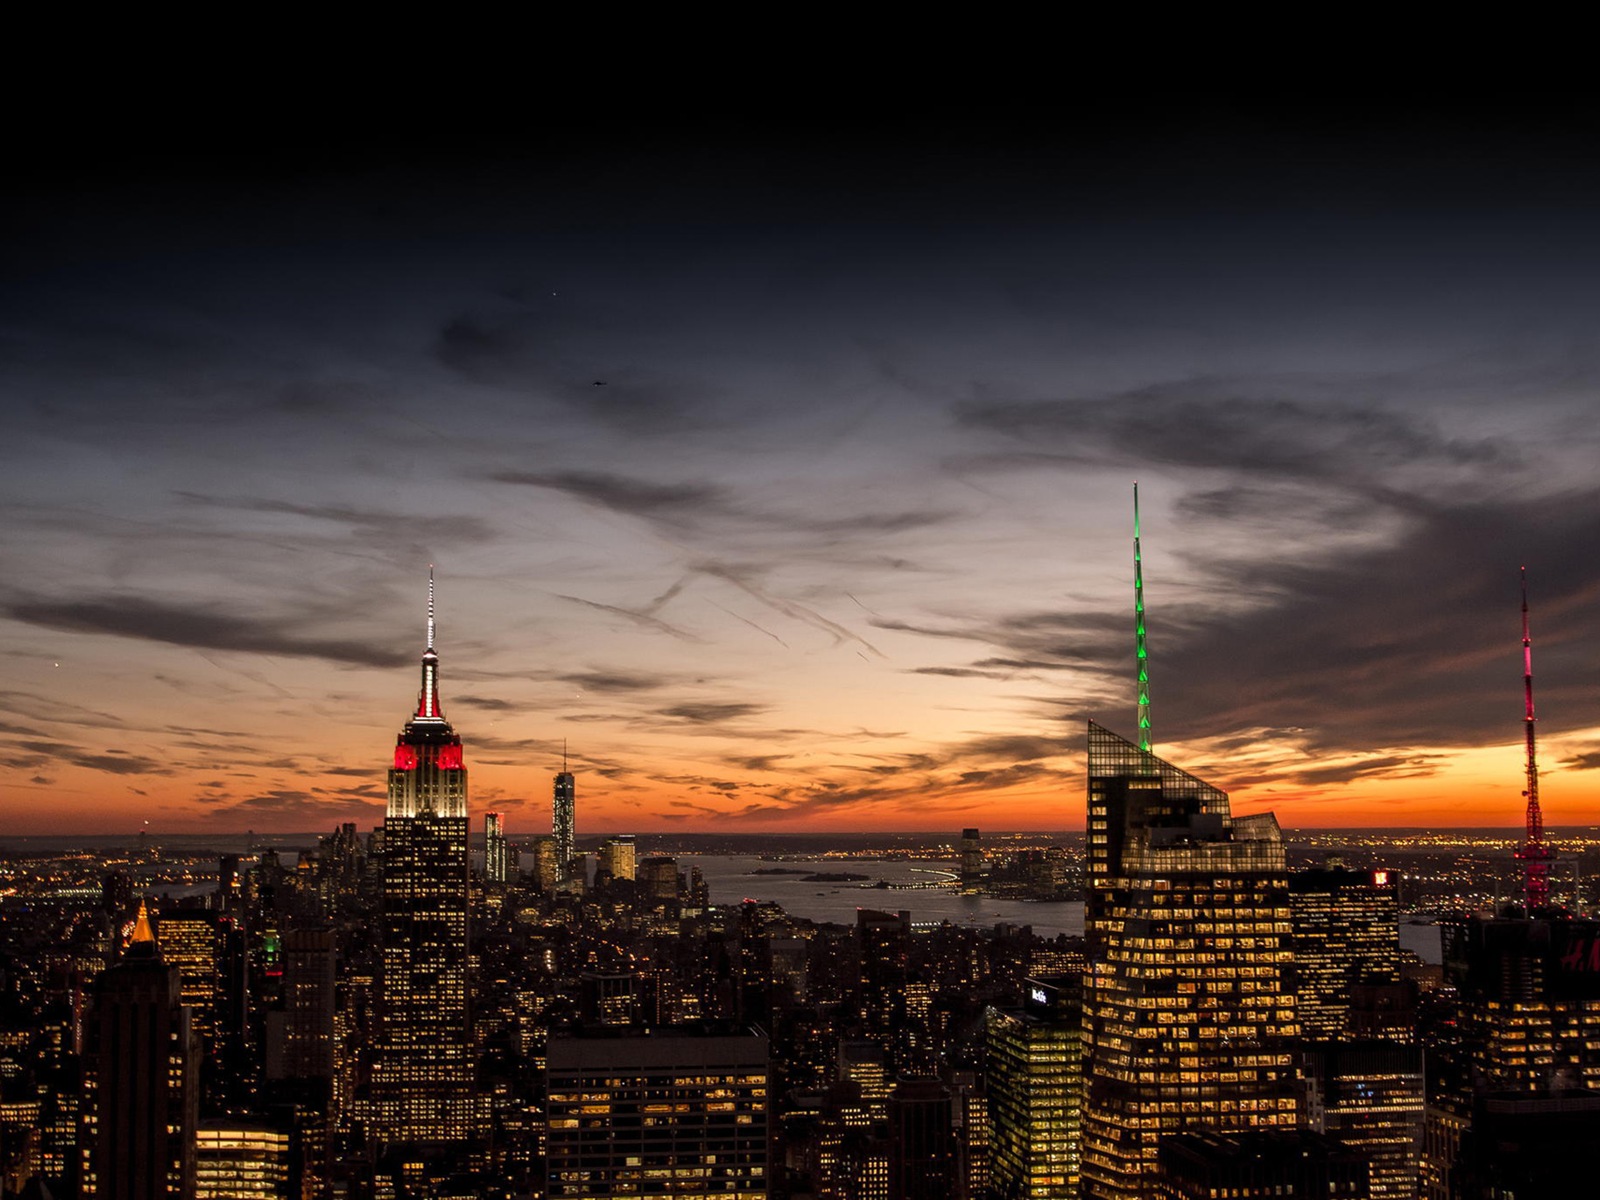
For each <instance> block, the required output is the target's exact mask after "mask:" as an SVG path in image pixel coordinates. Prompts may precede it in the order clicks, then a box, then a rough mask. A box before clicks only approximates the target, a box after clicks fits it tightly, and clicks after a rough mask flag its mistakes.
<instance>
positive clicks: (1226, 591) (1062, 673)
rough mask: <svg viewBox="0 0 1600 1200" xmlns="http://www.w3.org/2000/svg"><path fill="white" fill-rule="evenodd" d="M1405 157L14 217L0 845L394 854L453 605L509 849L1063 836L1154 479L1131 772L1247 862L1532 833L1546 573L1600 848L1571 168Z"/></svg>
mask: <svg viewBox="0 0 1600 1200" xmlns="http://www.w3.org/2000/svg"><path fill="white" fill-rule="evenodd" d="M1397 119H1398V124H1397V125H1396V126H1395V128H1393V129H1390V128H1388V127H1384V128H1382V129H1380V128H1378V126H1377V125H1376V124H1375V123H1374V124H1370V125H1363V124H1361V123H1360V122H1359V121H1357V122H1356V123H1355V124H1354V125H1353V126H1339V127H1335V126H1334V125H1333V124H1332V123H1330V122H1326V121H1324V122H1322V123H1320V124H1319V123H1316V122H1312V123H1311V124H1309V125H1306V124H1304V123H1302V124H1301V125H1299V126H1297V125H1296V124H1295V122H1293V121H1290V120H1288V119H1287V118H1285V119H1283V120H1281V121H1274V120H1272V119H1269V118H1267V117H1263V116H1261V115H1260V114H1248V115H1246V114H1242V113H1240V112H1237V111H1227V112H1210V113H1202V114H1200V115H1198V116H1196V117H1195V118H1194V119H1193V120H1192V121H1190V122H1188V123H1176V124H1173V123H1166V124H1162V123H1156V122H1145V123H1141V122H1138V121H1134V120H1131V119H1130V120H1127V121H1124V122H1123V123H1122V124H1120V125H1118V126H1117V127H1116V128H1114V129H1111V130H1109V131H1105V132H1099V133H1095V132H1091V131H1090V130H1088V129H1087V128H1086V127H1084V126H1081V125H1080V126H1066V127H1063V128H1061V129H1053V128H1048V127H1047V126H1046V124H1045V123H1044V122H1042V121H1040V122H1035V123H1033V124H1029V125H1021V126H1012V127H1010V132H1008V133H995V132H994V131H993V130H976V129H974V128H972V127H971V126H963V125H960V124H959V123H957V124H954V125H952V126H950V127H948V128H941V129H939V130H937V131H934V130H933V129H932V128H931V126H922V125H896V126H888V125H884V124H881V123H879V124H872V123H868V125H867V126H865V127H864V128H860V129H857V130H855V131H854V132H853V133H852V134H850V135H849V136H848V137H844V136H840V137H830V136H825V134H832V133H833V132H834V131H832V130H831V129H829V130H820V129H817V128H811V127H806V128H801V127H798V126H792V125H791V126H788V127H785V128H781V129H778V130H777V131H775V133H774V134H773V136H772V137H771V138H769V139H768V140H767V141H765V142H762V143H759V144H757V143H754V142H751V141H749V140H747V139H742V138H740V137H738V136H735V135H737V134H739V133H740V132H741V131H740V130H739V129H737V128H733V127H730V126H726V125H723V126H716V127H712V126H709V125H698V124H696V125H683V126H679V127H675V128H672V129H670V130H665V131H660V130H658V131H657V132H658V133H659V134H660V136H659V137H658V138H657V139H656V140H655V141H654V142H651V143H650V144H648V145H645V144H641V142H639V141H637V140H631V141H630V140H628V139H624V138H622V137H620V136H617V130H615V129H612V128H609V127H607V126H605V125H604V123H603V122H597V123H595V124H593V125H591V126H589V127H586V129H585V130H584V131H583V134H582V135H580V134H578V133H570V132H569V133H567V134H565V135H557V134H545V135H537V134H526V135H522V136H520V138H517V137H499V136H498V135H497V137H496V138H495V139H489V138H487V137H485V138H482V139H479V140H478V141H475V142H472V143H471V144H470V145H467V146H466V147H465V148H464V149H460V150H447V149H445V148H443V144H442V143H439V144H429V145H425V146H423V147H422V149H423V152H422V153H420V154H416V155H402V154H399V153H397V152H396V147H394V146H389V147H387V148H384V147H380V148H379V149H378V150H374V151H371V152H369V153H368V154H367V155H366V156H364V157H363V156H357V157H356V158H355V159H354V160H352V161H350V162H345V161H342V160H341V161H332V160H323V159H318V158H316V157H315V156H314V155H313V156H308V157H306V158H295V157H294V156H292V155H291V154H289V153H288V152H287V151H285V150H284V148H283V146H282V145H278V144H274V145H273V146H270V147H268V148H269V149H271V150H273V151H274V153H272V154H269V155H267V156H266V158H265V161H264V162H261V163H255V164H251V165H248V166H246V165H241V164H240V163H239V162H238V161H237V160H229V161H227V162H225V163H221V162H212V161H210V160H208V159H205V158H203V157H202V156H200V155H198V154H197V153H196V152H193V151H190V152H189V153H188V155H187V156H184V155H179V156H177V158H176V160H175V161H174V160H173V159H172V158H170V157H169V158H168V159H166V160H164V161H157V160H154V159H153V160H152V162H153V163H154V165H149V164H142V163H141V164H135V162H134V159H133V157H132V156H131V155H128V156H125V157H121V158H118V157H116V156H112V157H111V158H110V159H109V160H107V161H106V162H105V163H103V164H102V170H101V173H99V174H96V173H95V170H94V169H91V168H87V167H79V168H78V169H77V173H76V174H72V173H69V174H68V175H66V176H64V177H62V176H49V177H44V176H41V177H39V178H36V179H35V180H34V181H33V182H31V183H29V184H27V185H25V186H23V187H21V188H19V189H18V190H17V192H16V194H15V195H13V196H12V197H10V198H9V200H8V216H9V217H10V221H9V226H8V229H9V232H8V235H7V236H8V238H9V239H11V241H12V243H13V244H12V246H11V247H8V249H14V251H15V253H14V255H13V259H14V261H15V263H16V264H17V265H16V269H14V270H13V271H12V272H10V274H9V276H8V278H7V280H6V281H5V284H4V288H3V292H0V316H3V321H4V330H5V336H6V338H7V344H8V348H9V352H8V354H7V355H6V357H5V365H4V367H3V374H0V388H3V390H4V395H5V396H6V398H7V405H8V409H9V410H11V411H13V412H15V413H17V414H19V415H20V416H21V417H22V419H21V420H16V421H14V422H13V427H12V430H11V435H10V437H9V438H8V440H7V442H6V444H5V446H4V448H3V449H0V455H3V456H4V462H5V464H6V471H5V472H4V473H3V476H0V506H3V508H4V510H5V513H6V515H7V520H6V522H5V526H4V533H3V534H0V547H3V549H4V554H5V557H6V560H7V562H8V563H13V564H16V566H15V567H14V569H13V570H11V571H10V572H8V573H7V578H6V579H5V581H4V582H3V583H0V630H3V631H4V634H5V642H6V649H5V651H4V655H5V658H4V661H5V663H6V664H7V666H6V675H7V682H6V684H5V685H4V687H3V688H0V761H3V762H4V763H5V765H6V766H7V768H8V772H9V778H8V783H7V788H6V796H5V800H4V801H3V805H4V811H5V816H6V824H7V828H8V831H10V832H12V833H15V834H19V835H21V834H29V833H36V834H45V833H73V832H85V833H87V832H99V831H104V830H107V829H119V828H127V829H129V830H130V831H134V830H137V829H139V828H142V827H143V825H142V823H143V822H146V821H148V822H149V828H150V829H152V830H158V831H163V832H206V831H209V830H236V829H237V830H242V829H247V828H248V829H255V830H258V831H261V832H264V833H267V832H274V831H286V832H287V831H295V832H299V831H306V830H325V829H331V828H334V827H336V826H337V825H338V824H339V823H341V822H344V821H356V822H358V823H359V824H360V826H361V827H362V828H363V829H367V828H371V827H373V826H375V825H377V824H378V823H379V822H380V821H381V820H382V816H383V809H384V778H383V775H384V766H385V761H386V753H387V750H388V748H389V745H390V740H391V739H392V728H391V725H392V719H393V715H394V713H395V711H396V705H397V703H405V702H407V701H408V700H409V692H410V690H411V688H412V674H411V672H412V671H413V669H414V666H413V664H414V662H415V656H416V654H417V653H418V652H419V651H420V650H421V649H422V645H421V643H422V640H423V617H422V612H423V608H422V598H423V588H424V584H425V580H426V573H427V570H428V567H429V564H437V568H438V578H439V612H438V616H439V643H440V651H441V653H442V655H443V656H444V661H445V663H446V666H445V668H444V691H443V695H442V703H443V707H444V711H445V713H447V714H448V716H449V719H450V721H451V723H452V724H453V725H454V726H455V728H457V729H458V730H459V731H460V732H461V735H462V737H463V739H464V741H465V743H466V746H467V756H468V760H469V766H470V768H471V770H472V772H473V803H474V808H473V809H472V811H471V817H472V819H473V820H474V821H476V820H479V819H480V817H479V814H480V813H482V812H485V811H489V810H493V811H496V812H500V813H503V814H504V817H505V822H506V830H507V833H508V835H509V836H511V837H513V838H516V837H519V836H524V835H526V834H528V833H530V832H534V831H544V830H547V829H548V828H549V825H550V806H551V801H550V798H549V797H550V789H551V780H552V777H553V776H554V775H555V774H556V773H557V772H558V771H560V770H562V769H563V757H564V748H565V747H568V746H570V755H571V759H570V762H571V770H572V773H573V775H574V776H575V777H576V779H577V793H578V800H577V817H576V828H577V832H578V835H579V836H580V837H582V836H588V835H590V834H599V833H606V832H654V831H672V830H688V829H695V828H715V829H719V830H724V831H728V832H738V831H749V832H760V831H773V832H783V831H785V830H793V831H810V830H822V829H838V830H862V831H871V830H884V831H890V830H929V829H939V828H949V829H951V830H952V831H955V830H959V829H960V828H962V827H963V826H966V825H971V824H978V825H981V826H983V827H985V828H997V829H998V828H1013V829H1077V828H1079V827H1081V825H1082V822H1083V809H1082V786H1083V784H1082V781H1083V778H1084V760H1083V754H1082V749H1081V737H1080V736H1079V730H1080V729H1081V727H1082V724H1081V723H1082V721H1083V720H1084V719H1085V718H1090V719H1093V720H1095V721H1097V722H1099V723H1101V724H1103V725H1104V726H1106V727H1107V728H1109V729H1111V730H1113V731H1116V732H1118V733H1120V734H1122V735H1125V736H1134V735H1135V734H1136V731H1137V724H1136V723H1137V713H1136V695H1135V689H1134V622H1133V520H1132V511H1131V494H1130V489H1131V486H1132V484H1133V482H1134V481H1135V480H1137V481H1138V483H1139V487H1140V505H1141V519H1142V530H1141V532H1142V556H1143V576H1144V589H1145V596H1146V602H1147V605H1148V642H1149V649H1150V662H1151V668H1150V674H1151V692H1150V695H1151V704H1150V709H1151V716H1152V734H1153V744H1154V749H1155V751H1156V752H1157V753H1158V754H1160V755H1162V756H1163V757H1164V758H1170V759H1172V760H1174V761H1179V762H1182V763H1184V764H1185V767H1186V769H1193V770H1194V771H1195V772H1196V773H1197V774H1198V775H1200V776H1201V777H1203V778H1206V779H1208V780H1210V781H1213V782H1215V783H1216V784H1217V786H1219V787H1222V788H1224V789H1226V790H1227V791H1228V792H1229V794H1230V797H1231V802H1232V807H1233V811H1234V812H1235V813H1236V814H1239V815H1249V814H1257V813H1262V812H1267V811H1272V812H1275V813H1276V814H1277V817H1278V820H1279V822H1280V823H1281V824H1282V825H1283V826H1285V827H1287V828H1315V827H1335V828H1336V827H1342V826H1351V827H1359V826H1367V825H1377V826H1435V827H1444V826H1454V825H1459V826H1472V827H1482V826H1496V825H1498V826H1503V827H1504V828H1505V829H1506V830H1507V836H1508V842H1509V841H1512V840H1515V837H1516V830H1517V829H1518V827H1519V825H1520V822H1521V820H1522V813H1523V800H1522V796H1521V791H1522V787H1523V775H1522V764H1523V754H1522V721H1521V716H1522V693H1521V687H1520V683H1521V677H1522V662H1521V653H1520V651H1521V645H1520V640H1519V638H1520V624H1519V619H1520V614H1519V610H1518V571H1519V568H1522V567H1524V566H1526V567H1527V569H1528V581H1529V592H1530V603H1531V624H1532V641H1533V661H1534V672H1535V686H1536V689H1537V695H1538V711H1539V716H1540V718H1541V720H1540V726H1539V747H1540V761H1541V766H1542V770H1543V784H1542V787H1541V793H1540V796H1541V800H1542V803H1543V806H1544V813H1545V819H1546V821H1547V823H1548V824H1549V825H1550V826H1551V827H1553V828H1560V827H1563V826H1575V825H1586V824H1592V823H1596V822H1600V775H1597V774H1596V769H1597V768H1600V698H1597V697H1596V696H1595V695H1594V689H1593V688H1592V686H1590V680H1591V679H1592V677H1593V673H1594V671H1595V669H1596V667H1597V666H1600V616H1597V615H1596V612H1595V608H1594V605H1593V604H1592V599H1593V597H1594V596H1595V595H1596V594H1597V593H1600V556H1596V555H1594V554H1593V553H1592V550H1593V549H1594V548H1595V547H1596V546H1597V545H1600V491H1597V490H1596V487H1595V484H1594V482H1593V478H1592V476H1593V471H1592V462H1593V461H1594V450H1595V447H1594V444H1593V443H1594V434H1593V431H1592V422H1591V421H1590V419H1589V412H1590V408H1591V406H1592V399H1591V393H1592V390H1593V384H1594V381H1595V379H1596V377H1597V376H1600V346H1597V345H1596V344H1595V341H1594V338H1593V334H1592V330H1593V329H1594V328H1596V327H1600V326H1597V323H1596V320H1595V318H1596V316H1600V289H1597V287H1596V285H1595V282H1594V281H1595V280H1596V279H1600V271H1596V270H1595V267H1597V266H1600V263H1596V262H1595V261H1594V259H1595V258H1596V256H1597V254H1600V237H1597V236H1596V235H1597V234H1600V227H1597V226H1596V219H1595V217H1594V216H1593V213H1594V211H1597V209H1596V206H1595V205H1593V204H1592V203H1591V202H1592V201H1593V200H1594V199H1595V198H1596V197H1597V196H1600V178H1597V177H1596V174H1595V172H1594V170H1593V169H1592V168H1591V167H1589V166H1587V165H1586V164H1585V162H1584V157H1583V153H1582V151H1583V148H1584V147H1586V146H1587V145H1588V144H1589V143H1588V141H1587V139H1586V137H1585V136H1580V135H1582V134H1586V133H1587V131H1586V130H1584V129H1580V128H1578V125H1579V124H1580V123H1581V122H1580V121H1579V120H1578V118H1577V117H1573V118H1572V122H1571V123H1569V124H1567V125H1560V124H1556V125H1552V126H1550V127H1548V128H1546V129H1545V131H1544V135H1543V136H1542V137H1541V138H1535V139H1529V138H1528V137H1526V136H1525V133H1526V131H1525V130H1523V129H1521V128H1518V129H1505V128H1501V129H1498V130H1488V131H1485V130H1481V129H1478V128H1474V127H1473V126H1472V125H1471V123H1470V122H1468V121H1465V120H1462V119H1456V120H1442V119H1440V118H1438V117H1437V115H1436V114H1428V113H1418V112H1413V113H1409V114H1400V115H1399V118H1397ZM1408 138H1410V139H1411V140H1407V139H1408ZM491 141H492V142H493V144H490V143H491ZM1418 147H1421V148H1422V152H1421V153H1418V152H1417V149H1418ZM408 148H411V147H410V144H409V143H408ZM1558 849H1559V847H1558Z"/></svg>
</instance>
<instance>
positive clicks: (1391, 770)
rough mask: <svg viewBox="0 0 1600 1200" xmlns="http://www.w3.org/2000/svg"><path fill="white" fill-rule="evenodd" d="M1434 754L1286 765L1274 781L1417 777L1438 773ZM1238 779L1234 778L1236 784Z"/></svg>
mask: <svg viewBox="0 0 1600 1200" xmlns="http://www.w3.org/2000/svg"><path fill="white" fill-rule="evenodd" d="M1438 770H1439V756H1437V755H1401V754H1388V755H1377V756H1375V757H1372V758H1364V759H1360V760H1358V761H1356V762H1353V763H1336V764H1332V765H1330V766H1301V767H1295V766H1289V767H1287V768H1284V769H1282V770H1281V771H1279V772H1278V773H1277V774H1276V775H1275V776H1274V777H1273V782H1288V783H1295V784H1305V785H1310V786H1314V785H1318V784H1332V783H1355V782H1358V781H1360V780H1364V779H1417V778H1422V777H1425V776H1428V775H1434V774H1437V773H1438ZM1237 785H1238V781H1235V786H1237Z"/></svg>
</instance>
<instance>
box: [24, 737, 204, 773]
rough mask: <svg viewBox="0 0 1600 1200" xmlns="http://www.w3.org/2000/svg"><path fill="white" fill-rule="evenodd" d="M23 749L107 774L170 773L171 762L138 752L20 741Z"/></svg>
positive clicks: (48, 758)
mask: <svg viewBox="0 0 1600 1200" xmlns="http://www.w3.org/2000/svg"><path fill="white" fill-rule="evenodd" d="M17 744H18V746H20V747H21V748H22V749H24V750H27V751H30V752H31V753H32V754H36V755H41V756H43V758H42V759H41V760H39V761H50V762H60V763H70V764H71V765H73V766H75V767H86V768H88V769H89V770H91V771H104V772H106V773H107V774H108V775H171V774H172V773H173V771H172V768H171V767H170V766H167V765H164V764H162V763H159V762H157V761H156V760H155V759H153V758H145V757H144V756H143V755H139V754H119V753H115V752H112V753H106V754H99V753H95V752H94V751H90V750H85V749H83V748H82V747H79V746H71V745H67V744H66V743H64V742H32V741H28V742H19V743H17Z"/></svg>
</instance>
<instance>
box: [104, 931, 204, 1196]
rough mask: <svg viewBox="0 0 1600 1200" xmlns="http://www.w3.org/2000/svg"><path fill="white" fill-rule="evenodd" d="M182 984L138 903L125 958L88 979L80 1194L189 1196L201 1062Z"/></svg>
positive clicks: (192, 1172) (192, 1186) (193, 1161)
mask: <svg viewBox="0 0 1600 1200" xmlns="http://www.w3.org/2000/svg"><path fill="white" fill-rule="evenodd" d="M181 987H182V976H181V974H180V972H179V970H178V968H177V967H175V966H171V965H169V964H168V963H166V962H163V961H162V959H161V953H160V950H159V948H158V947H157V945H156V939H155V934H154V933H153V932H152V930H151V927H150V918H149V915H148V913H147V912H146V910H145V906H144V905H143V904H140V905H139V916H138V920H137V922H136V923H135V925H134V930H133V939H132V941H131V942H130V943H129V945H128V949H127V951H126V952H125V953H124V955H123V957H122V961H121V962H119V963H118V964H117V965H116V966H114V967H111V968H110V969H109V970H107V971H106V972H105V973H104V974H102V975H101V976H100V978H99V979H98V980H97V981H96V983H95V993H94V1011H93V1013H92V1014H91V1016H90V1019H89V1024H88V1035H89V1051H88V1056H87V1063H86V1066H87V1071H86V1080H85V1082H86V1083H87V1085H88V1101H89V1103H88V1105H87V1108H88V1111H89V1113H90V1128H89V1130H88V1134H87V1137H86V1138H85V1148H86V1149H87V1151H88V1161H87V1163H86V1165H85V1170H84V1171H83V1174H82V1176H81V1184H80V1187H79V1195H80V1196H85V1197H89V1196H93V1197H98V1198H102V1200H161V1198H165V1197H174V1198H177V1200H192V1197H193V1196H194V1194H195V1127H196V1124H197V1122H198V1116H199V1086H198V1078H197V1076H198V1071H197V1063H196V1050H195V1042H194V1034H193V1031H192V1030H191V1029H190V1025H189V1010H188V1009H186V1008H184V1007H183V1004H182V998H181Z"/></svg>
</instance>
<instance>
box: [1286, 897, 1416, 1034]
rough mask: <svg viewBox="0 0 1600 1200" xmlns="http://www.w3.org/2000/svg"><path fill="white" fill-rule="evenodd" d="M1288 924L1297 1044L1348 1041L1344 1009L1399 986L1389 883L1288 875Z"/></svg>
mask: <svg viewBox="0 0 1600 1200" xmlns="http://www.w3.org/2000/svg"><path fill="white" fill-rule="evenodd" d="M1289 919H1290V923H1291V924H1292V925H1293V928H1294V939H1293V947H1294V987H1295V993H1296V996H1297V1010H1298V1013H1299V1018H1300V1031H1301V1036H1302V1037H1303V1038H1304V1039H1305V1040H1306V1041H1308V1042H1318V1041H1336V1040H1340V1039H1344V1038H1349V1037H1351V1036H1353V1035H1354V1034H1355V1033H1356V1030H1355V1029H1354V1028H1352V1021H1351V1009H1352V1007H1354V1006H1356V1005H1357V1004H1358V1000H1357V997H1358V995H1359V993H1360V991H1361V989H1363V988H1373V987H1393V986H1395V985H1397V984H1399V982H1400V934H1399V906H1398V903H1397V901H1396V897H1395V888H1394V882H1393V878H1392V876H1391V875H1390V873H1389V872H1388V871H1383V870H1377V871H1349V870H1345V869H1343V868H1340V867H1328V868H1317V869H1312V870H1306V871H1296V872H1294V873H1293V874H1292V875H1290V876H1289Z"/></svg>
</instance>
